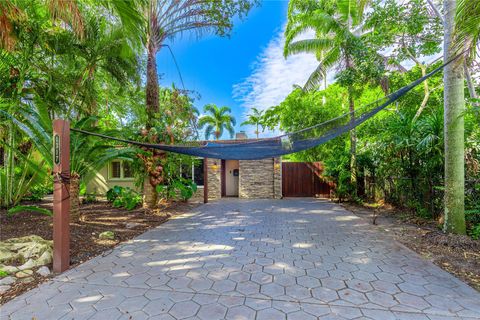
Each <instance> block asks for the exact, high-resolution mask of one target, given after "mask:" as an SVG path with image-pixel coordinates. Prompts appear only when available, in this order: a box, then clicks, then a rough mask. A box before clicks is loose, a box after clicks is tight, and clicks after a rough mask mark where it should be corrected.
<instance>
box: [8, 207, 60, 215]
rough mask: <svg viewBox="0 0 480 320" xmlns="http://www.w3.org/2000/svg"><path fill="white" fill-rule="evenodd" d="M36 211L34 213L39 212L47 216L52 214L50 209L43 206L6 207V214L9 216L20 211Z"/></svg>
mask: <svg viewBox="0 0 480 320" xmlns="http://www.w3.org/2000/svg"><path fill="white" fill-rule="evenodd" d="M28 211H30V212H36V213H41V214H44V215H47V216H53V213H52V211H51V210H48V209H45V208H40V207H37V206H15V207H13V208H10V209H8V211H7V216H8V217H11V216H13V215H16V214H17V213H20V212H28Z"/></svg>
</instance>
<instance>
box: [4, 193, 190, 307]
mask: <svg viewBox="0 0 480 320" xmlns="http://www.w3.org/2000/svg"><path fill="white" fill-rule="evenodd" d="M35 204H36V205H39V206H41V207H45V208H50V209H51V207H52V204H51V202H40V203H35ZM196 206H198V203H183V202H178V203H171V204H168V205H165V206H164V207H163V208H160V209H158V210H153V211H151V210H145V209H135V210H131V211H127V210H124V209H118V208H113V207H112V206H111V205H110V203H108V202H97V203H91V204H85V205H82V206H81V214H82V221H79V222H75V223H71V224H70V256H71V266H75V265H77V264H80V263H82V262H85V261H87V260H89V259H91V258H93V257H95V256H97V255H99V254H101V253H102V252H104V251H106V250H109V249H111V248H113V247H114V246H116V245H117V244H118V243H120V242H124V241H127V240H129V239H132V238H134V237H135V236H137V235H140V234H142V233H144V232H145V231H146V230H148V229H150V228H153V227H155V226H158V225H160V224H162V223H164V222H165V221H167V220H168V219H169V217H171V216H172V215H177V214H182V213H185V212H189V211H190V210H191V209H192V208H194V207H196ZM127 223H135V224H138V225H135V226H134V227H133V228H130V229H129V228H126V224H127ZM0 228H1V232H0V240H6V239H10V238H17V237H23V236H28V235H32V234H34V235H38V236H40V237H42V238H44V239H48V240H52V232H53V230H52V218H51V217H48V216H43V215H40V214H38V213H29V212H24V213H19V214H17V215H15V216H14V217H7V216H6V212H5V210H2V211H0ZM103 231H113V232H114V233H115V239H114V240H100V239H99V238H98V235H99V234H100V233H102V232H103ZM48 267H49V268H50V269H51V268H52V266H51V265H49V266H48ZM34 279H35V280H34V281H32V282H30V283H19V282H17V283H16V284H15V285H13V286H12V288H10V289H9V290H8V291H7V292H5V293H3V294H2V295H0V305H2V304H4V303H6V302H7V301H9V300H11V299H13V298H14V297H16V296H18V295H20V294H22V293H23V292H25V291H27V290H30V289H31V288H34V287H36V286H38V284H39V283H41V282H44V281H46V279H47V278H44V277H41V276H39V275H37V274H36V273H34Z"/></svg>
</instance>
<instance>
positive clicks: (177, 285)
mask: <svg viewBox="0 0 480 320" xmlns="http://www.w3.org/2000/svg"><path fill="white" fill-rule="evenodd" d="M190 281H192V279H190V278H186V277H182V278H172V279H171V280H170V281H168V283H167V286H169V287H170V288H172V289H177V290H187V289H188V285H189V283H190Z"/></svg>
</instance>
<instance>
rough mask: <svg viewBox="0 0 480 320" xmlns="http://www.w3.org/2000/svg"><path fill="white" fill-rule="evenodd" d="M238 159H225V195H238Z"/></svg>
mask: <svg viewBox="0 0 480 320" xmlns="http://www.w3.org/2000/svg"><path fill="white" fill-rule="evenodd" d="M239 176H240V171H239V163H238V160H225V180H224V183H225V195H226V196H227V197H238V182H239Z"/></svg>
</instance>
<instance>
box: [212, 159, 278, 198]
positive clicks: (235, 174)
mask: <svg viewBox="0 0 480 320" xmlns="http://www.w3.org/2000/svg"><path fill="white" fill-rule="evenodd" d="M206 164H207V172H206V176H207V179H206V180H207V183H206V188H207V195H208V199H212V200H213V199H220V198H223V197H238V198H243V199H279V198H281V197H282V166H281V163H280V158H267V159H263V160H222V159H207V160H206Z"/></svg>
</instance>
